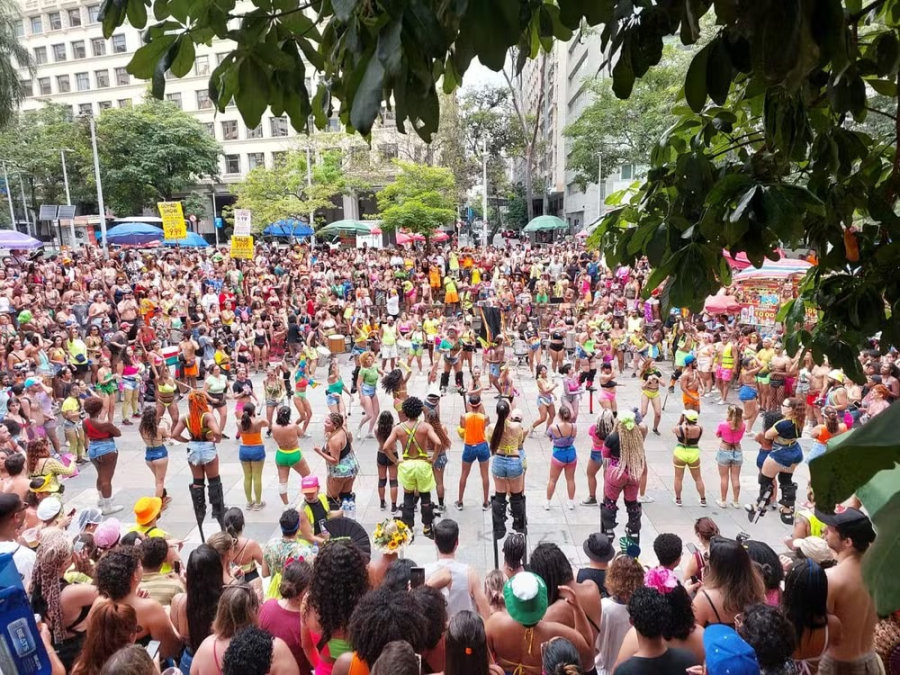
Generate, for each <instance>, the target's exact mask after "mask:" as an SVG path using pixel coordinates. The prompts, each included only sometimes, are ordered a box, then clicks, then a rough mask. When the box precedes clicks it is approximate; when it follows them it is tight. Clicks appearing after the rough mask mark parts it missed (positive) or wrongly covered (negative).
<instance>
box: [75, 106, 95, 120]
mask: <svg viewBox="0 0 900 675" xmlns="http://www.w3.org/2000/svg"><path fill="white" fill-rule="evenodd" d="M78 114H79V115H85V116H88V117H90V116H91V115H93V114H94V108H93V106H91V104H90V103H79V104H78Z"/></svg>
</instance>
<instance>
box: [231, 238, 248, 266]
mask: <svg viewBox="0 0 900 675" xmlns="http://www.w3.org/2000/svg"><path fill="white" fill-rule="evenodd" d="M231 257H232V258H243V259H244V260H252V259H253V237H251V236H241V235H235V236H233V237H232V238H231Z"/></svg>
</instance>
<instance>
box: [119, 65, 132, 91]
mask: <svg viewBox="0 0 900 675" xmlns="http://www.w3.org/2000/svg"><path fill="white" fill-rule="evenodd" d="M129 84H131V76H130V75H129V74H128V71H127V70H125V68H116V86H117V87H127V86H128V85H129Z"/></svg>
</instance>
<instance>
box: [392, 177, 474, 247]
mask: <svg viewBox="0 0 900 675" xmlns="http://www.w3.org/2000/svg"><path fill="white" fill-rule="evenodd" d="M395 164H396V165H397V166H398V167H399V169H400V173H399V174H397V179H396V180H395V181H394V182H393V183H391V184H390V185H388V186H387V187H385V188H384V189H383V190H381V191H379V192H378V194H377V198H378V211H379V214H380V215H379V217H380V218H381V221H382V223H381V229H382V230H384V231H385V232H391V231H397V230H401V229H402V230H405V231H406V232H409V233H410V234H421V235H423V236H424V237H425V238H426V239H429V238H430V237H431V236H432V235H433V234H434V233H435V232H436V231H437V230H438V229H440V228H441V227H443V226H446V225H450V224H451V223H453V222H454V221H455V220H456V200H455V198H454V195H455V194H456V182H455V180H454V178H453V173H452V172H451V171H450V170H449V169H445V168H443V167H437V166H428V165H425V164H414V163H413V162H402V161H395Z"/></svg>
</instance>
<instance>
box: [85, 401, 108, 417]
mask: <svg viewBox="0 0 900 675" xmlns="http://www.w3.org/2000/svg"><path fill="white" fill-rule="evenodd" d="M81 407H82V408H84V412H86V413H87V414H88V415H89V416H90V417H96V416H97V415H99V414H100V411H101V410H103V401H102V400H101V399H100V398H98V397H96V396H91V397H90V398H88V399H87V400H86V401H85V402H84V404H83V405H82V406H81Z"/></svg>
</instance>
